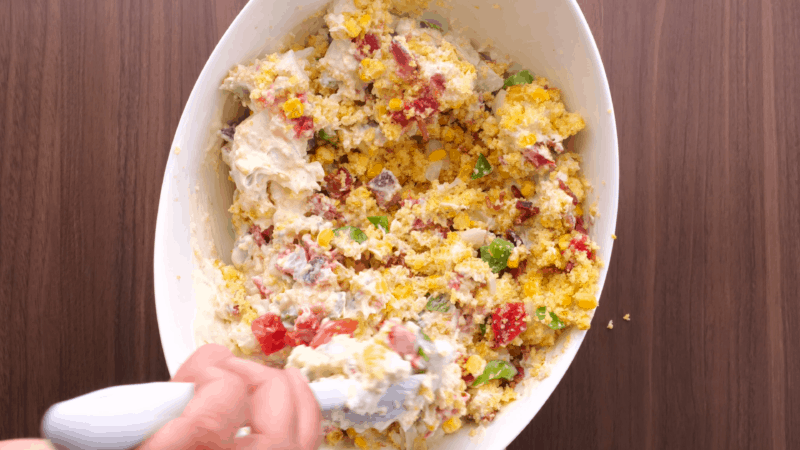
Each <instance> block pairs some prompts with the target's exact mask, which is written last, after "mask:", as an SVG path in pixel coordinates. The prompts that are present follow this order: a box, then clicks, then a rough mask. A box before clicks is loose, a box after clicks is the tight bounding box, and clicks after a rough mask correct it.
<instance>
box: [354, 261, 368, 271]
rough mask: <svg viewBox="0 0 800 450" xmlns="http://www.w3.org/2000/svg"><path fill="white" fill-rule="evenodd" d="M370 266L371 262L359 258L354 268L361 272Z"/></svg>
mask: <svg viewBox="0 0 800 450" xmlns="http://www.w3.org/2000/svg"><path fill="white" fill-rule="evenodd" d="M368 268H369V264H368V263H367V262H366V261H364V260H361V259H359V260H357V261H356V262H355V263H353V270H354V271H355V272H356V273H359V272H361V271H362V270H366V269H368Z"/></svg>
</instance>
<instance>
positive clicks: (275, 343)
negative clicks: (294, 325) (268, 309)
mask: <svg viewBox="0 0 800 450" xmlns="http://www.w3.org/2000/svg"><path fill="white" fill-rule="evenodd" d="M250 329H251V330H252V331H253V334H254V335H255V336H256V339H257V340H258V343H259V344H261V351H262V352H264V354H265V355H271V354H273V353H275V352H277V351H280V350H281V349H283V348H284V347H286V327H284V326H283V323H282V322H281V318H280V316H278V315H277V314H274V313H266V314H264V315H263V316H261V317H258V318H257V319H256V320H254V321H253V323H252V324H251V325H250Z"/></svg>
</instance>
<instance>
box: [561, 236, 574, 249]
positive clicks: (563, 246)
mask: <svg viewBox="0 0 800 450" xmlns="http://www.w3.org/2000/svg"><path fill="white" fill-rule="evenodd" d="M570 241H572V235H571V234H565V235H563V236H561V237H560V238H558V246H559V247H560V248H561V250H566V249H567V247H569V243H570Z"/></svg>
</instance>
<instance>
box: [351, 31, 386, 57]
mask: <svg viewBox="0 0 800 450" xmlns="http://www.w3.org/2000/svg"><path fill="white" fill-rule="evenodd" d="M353 42H354V43H355V44H356V47H357V48H358V51H359V52H361V54H362V55H364V56H370V55H372V54H373V53H375V52H376V51H378V49H380V48H381V43H380V41H379V40H378V37H377V36H375V35H374V34H372V33H367V34H365V35H364V37H363V38H353Z"/></svg>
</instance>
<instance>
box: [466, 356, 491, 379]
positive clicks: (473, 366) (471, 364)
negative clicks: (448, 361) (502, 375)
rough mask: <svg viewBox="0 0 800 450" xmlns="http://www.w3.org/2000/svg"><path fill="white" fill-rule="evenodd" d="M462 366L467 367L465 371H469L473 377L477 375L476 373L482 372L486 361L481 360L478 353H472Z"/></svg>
mask: <svg viewBox="0 0 800 450" xmlns="http://www.w3.org/2000/svg"><path fill="white" fill-rule="evenodd" d="M464 368H465V369H467V372H469V373H470V375H472V376H473V377H477V376H478V375H480V374H482V373H483V369H485V368H486V361H484V360H483V358H481V357H480V356H478V355H472V356H470V357H469V359H468V360H467V363H466V364H464Z"/></svg>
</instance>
